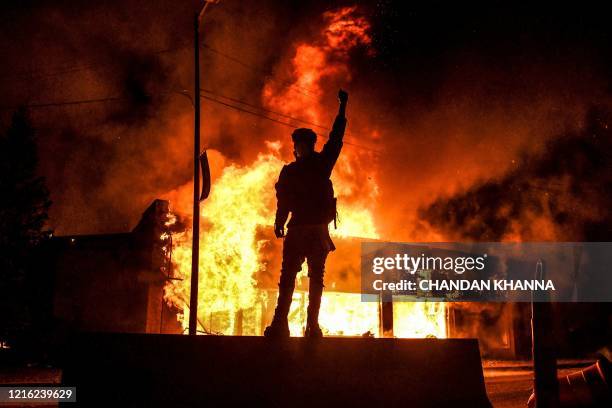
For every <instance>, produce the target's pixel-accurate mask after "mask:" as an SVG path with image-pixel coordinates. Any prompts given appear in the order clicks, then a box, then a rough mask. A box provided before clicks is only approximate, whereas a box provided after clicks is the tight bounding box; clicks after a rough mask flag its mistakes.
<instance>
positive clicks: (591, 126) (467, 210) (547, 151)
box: [420, 107, 612, 241]
mask: <svg viewBox="0 0 612 408" xmlns="http://www.w3.org/2000/svg"><path fill="white" fill-rule="evenodd" d="M611 157H612V111H610V110H609V109H605V108H603V107H600V108H593V109H591V110H590V111H589V113H588V115H587V116H586V119H585V122H584V125H583V126H582V128H581V129H580V130H578V131H574V132H567V133H563V134H561V135H559V136H558V137H555V138H553V139H551V140H549V141H548V142H547V143H545V145H544V146H543V148H542V149H541V150H540V151H538V152H536V153H525V154H523V155H522V156H521V157H520V158H519V159H518V160H517V161H516V163H515V167H514V168H513V169H512V170H510V171H509V172H508V173H507V174H505V175H504V176H502V177H499V178H496V179H492V180H487V181H483V182H481V183H476V184H475V185H473V186H471V187H470V188H469V189H467V190H466V191H462V192H460V193H458V194H455V195H453V196H450V197H441V198H438V199H437V200H435V201H434V202H433V203H431V204H430V205H428V206H425V207H423V208H422V209H421V211H420V216H421V218H422V219H423V220H425V221H427V222H428V223H430V224H431V225H432V226H433V227H434V228H436V229H438V230H440V231H442V232H443V233H444V235H445V236H447V237H450V238H452V239H458V240H461V239H468V240H473V241H504V240H510V241H515V240H516V241H542V240H559V241H583V240H584V241H608V240H609V239H610V238H611V237H612V218H611V214H610V211H609V205H610V202H611V200H612V189H611V187H612V167H611V166H610V158H611Z"/></svg>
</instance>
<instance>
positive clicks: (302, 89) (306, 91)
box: [201, 44, 316, 99]
mask: <svg viewBox="0 0 612 408" xmlns="http://www.w3.org/2000/svg"><path fill="white" fill-rule="evenodd" d="M201 47H202V48H204V49H205V50H208V51H210V52H212V53H214V54H216V55H219V56H221V57H223V58H226V59H228V60H229V61H232V62H234V63H236V64H238V65H240V66H241V67H243V68H246V69H248V70H251V71H254V72H257V73H262V74H264V75H265V77H271V76H272V73H271V72H269V71H267V70H265V69H263V68H258V67H255V66H253V65H250V64H247V63H246V62H244V61H242V60H240V59H238V58H236V57H234V56H232V55H229V54H226V53H223V52H221V51H219V50H216V49H214V48H212V47H211V46H209V45H208V44H202V45H201ZM280 82H281V83H283V84H285V85H287V86H289V87H292V88H295V90H296V91H297V92H299V93H301V94H302V95H305V96H308V97H309V98H313V99H316V96H315V94H314V92H313V91H312V90H310V89H308V88H305V87H302V86H299V85H296V84H294V83H293V82H291V81H287V80H281V81H280Z"/></svg>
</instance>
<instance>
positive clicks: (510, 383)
mask: <svg viewBox="0 0 612 408" xmlns="http://www.w3.org/2000/svg"><path fill="white" fill-rule="evenodd" d="M590 363H591V362H589V361H584V360H582V361H579V360H563V361H560V362H559V366H560V369H559V374H561V375H567V374H568V373H570V372H572V371H576V370H578V369H580V367H583V366H585V365H588V364H590ZM483 369H484V375H485V383H486V387H487V394H488V396H489V399H490V400H491V403H492V404H493V406H494V407H495V408H515V407H525V406H526V403H527V399H528V398H529V395H530V394H531V390H532V387H533V370H532V367H531V365H530V364H529V362H521V361H512V362H508V361H485V362H484V363H483ZM60 379H61V370H59V369H57V368H48V367H30V368H28V367H23V368H0V384H24V383H31V384H36V383H39V384H50V383H56V384H57V383H59V382H60ZM37 406H38V407H40V406H41V405H37ZM49 406H54V405H49Z"/></svg>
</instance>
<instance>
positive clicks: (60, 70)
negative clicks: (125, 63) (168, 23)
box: [0, 44, 187, 80]
mask: <svg viewBox="0 0 612 408" xmlns="http://www.w3.org/2000/svg"><path fill="white" fill-rule="evenodd" d="M186 46H187V44H182V45H180V46H176V47H171V48H164V49H160V50H156V51H152V52H151V53H152V54H163V53H167V52H172V51H177V50H180V49H182V48H185V47H186ZM113 64H116V61H108V62H99V63H97V62H92V63H88V64H83V65H72V66H70V65H66V66H64V67H56V68H52V69H51V70H48V71H43V70H40V69H33V70H28V71H22V72H15V73H12V74H8V75H3V76H0V80H8V79H15V80H26V79H44V78H51V77H54V76H61V75H65V74H72V73H76V72H81V71H89V70H94V69H99V68H102V67H108V66H110V65H113Z"/></svg>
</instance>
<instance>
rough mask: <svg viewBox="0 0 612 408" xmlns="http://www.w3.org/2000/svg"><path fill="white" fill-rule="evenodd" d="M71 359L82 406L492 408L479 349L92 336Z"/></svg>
mask: <svg viewBox="0 0 612 408" xmlns="http://www.w3.org/2000/svg"><path fill="white" fill-rule="evenodd" d="M67 350H68V353H67V355H66V360H65V361H64V367H63V369H64V370H63V372H64V377H63V383H64V384H65V385H69V386H76V387H77V401H78V405H80V406H91V405H97V406H143V407H145V406H146V407H150V406H164V407H191V406H228V405H231V406H234V405H237V404H240V406H269V407H289V406H291V407H294V406H297V407H327V406H335V407H342V406H385V407H388V406H404V407H444V406H454V407H455V406H469V407H488V406H490V404H489V401H488V399H487V397H486V392H485V387H484V380H483V375H482V368H481V362H480V356H479V353H478V344H477V341H476V340H473V339H449V340H439V339H370V338H324V339H322V340H305V339H303V338H291V339H288V340H284V341H278V340H277V341H272V340H269V339H266V338H264V337H231V336H197V337H189V336H181V335H140V334H86V335H82V336H80V337H78V338H75V339H74V342H73V343H72V344H71V345H70V346H69V347H68V349H67ZM372 404H376V405H372ZM70 406H71V407H74V404H70Z"/></svg>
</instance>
